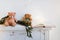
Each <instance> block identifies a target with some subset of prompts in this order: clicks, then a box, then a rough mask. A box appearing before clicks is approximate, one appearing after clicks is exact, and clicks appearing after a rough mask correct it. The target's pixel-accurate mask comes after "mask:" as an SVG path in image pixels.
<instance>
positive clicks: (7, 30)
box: [0, 25, 52, 40]
mask: <svg viewBox="0 0 60 40" xmlns="http://www.w3.org/2000/svg"><path fill="white" fill-rule="evenodd" d="M51 28H52V27H50V26H48V27H47V26H46V27H45V28H42V27H38V26H37V27H33V30H32V37H33V38H28V37H27V36H26V31H25V26H22V25H16V26H15V27H11V26H8V27H5V26H3V25H0V40H49V30H50V29H51Z"/></svg>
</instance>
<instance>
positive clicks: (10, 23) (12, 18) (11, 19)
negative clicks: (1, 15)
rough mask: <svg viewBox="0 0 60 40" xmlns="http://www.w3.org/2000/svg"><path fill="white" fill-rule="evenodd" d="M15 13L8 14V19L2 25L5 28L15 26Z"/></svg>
mask: <svg viewBox="0 0 60 40" xmlns="http://www.w3.org/2000/svg"><path fill="white" fill-rule="evenodd" d="M15 14H16V13H15V12H8V16H9V17H8V18H6V19H5V23H4V25H6V26H15V25H16V19H15Z"/></svg>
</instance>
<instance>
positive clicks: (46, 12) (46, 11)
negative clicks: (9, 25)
mask: <svg viewBox="0 0 60 40" xmlns="http://www.w3.org/2000/svg"><path fill="white" fill-rule="evenodd" d="M9 11H13V12H16V18H17V19H20V18H21V17H22V16H23V15H24V14H25V13H31V14H32V17H33V24H34V25H36V24H39V23H44V24H50V25H55V26H56V29H54V30H51V31H50V40H59V39H60V0H0V17H4V16H6V15H7V12H9Z"/></svg>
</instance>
